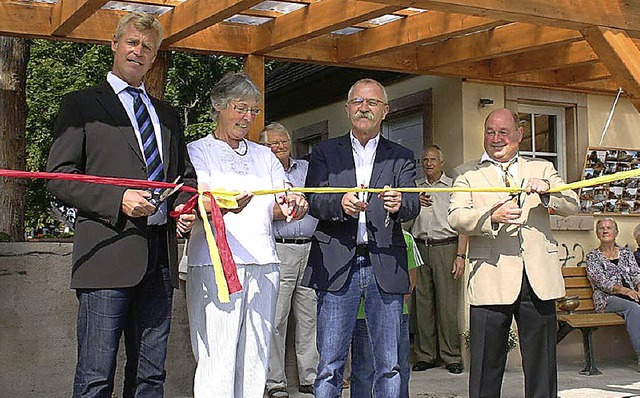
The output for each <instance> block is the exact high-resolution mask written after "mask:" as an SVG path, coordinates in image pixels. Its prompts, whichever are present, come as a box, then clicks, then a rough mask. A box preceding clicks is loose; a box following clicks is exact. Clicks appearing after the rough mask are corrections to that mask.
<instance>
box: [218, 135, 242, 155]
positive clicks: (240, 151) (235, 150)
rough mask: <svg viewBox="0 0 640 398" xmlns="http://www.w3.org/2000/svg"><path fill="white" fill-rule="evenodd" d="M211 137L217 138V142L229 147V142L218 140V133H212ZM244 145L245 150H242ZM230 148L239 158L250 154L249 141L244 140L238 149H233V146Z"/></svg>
mask: <svg viewBox="0 0 640 398" xmlns="http://www.w3.org/2000/svg"><path fill="white" fill-rule="evenodd" d="M211 135H212V136H213V138H215V139H216V140H219V141H222V142H225V143H226V144H227V145H229V143H228V142H226V141H224V140H221V139H220V138H218V136H217V135H216V133H215V132H214V133H211ZM243 144H244V149H243V148H242V145H243ZM229 148H231V150H232V151H233V152H235V153H236V154H237V155H238V156H244V155H246V154H247V152H249V144H247V141H246V140H245V139H244V138H243V139H242V141H240V143H239V144H238V148H233V147H232V146H231V145H229Z"/></svg>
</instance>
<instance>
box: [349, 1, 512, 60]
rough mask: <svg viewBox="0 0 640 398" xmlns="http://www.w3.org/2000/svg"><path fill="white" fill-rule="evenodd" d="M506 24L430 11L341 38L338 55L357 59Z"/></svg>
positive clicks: (487, 19)
mask: <svg viewBox="0 0 640 398" xmlns="http://www.w3.org/2000/svg"><path fill="white" fill-rule="evenodd" d="M504 24H505V22H501V21H496V20H493V19H489V18H482V17H474V16H467V15H460V14H447V13H443V12H439V11H428V12H423V13H420V14H416V15H413V16H410V17H406V18H403V19H399V20H397V21H393V22H389V23H388V24H385V25H382V26H378V27H375V28H372V29H368V30H365V31H362V32H358V33H354V34H351V35H347V36H345V37H341V38H339V39H338V57H339V58H340V59H341V60H356V59H359V58H363V57H368V56H372V55H378V54H380V53H382V52H386V51H389V50H397V49H400V48H403V47H406V46H412V45H413V46H415V45H420V44H423V43H426V42H427V41H438V40H446V39H450V38H452V37H454V36H457V35H464V34H467V33H469V32H472V31H476V30H482V29H489V28H495V27H496V26H499V25H504ZM365 43H366V44H365Z"/></svg>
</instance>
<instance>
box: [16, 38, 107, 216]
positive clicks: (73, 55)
mask: <svg viewBox="0 0 640 398" xmlns="http://www.w3.org/2000/svg"><path fill="white" fill-rule="evenodd" d="M111 59H112V55H111V50H110V49H109V47H107V46H100V45H92V44H78V43H65V42H56V41H48V40H34V41H33V43H32V45H31V59H30V61H29V65H28V69H27V106H28V108H29V113H28V116H27V131H26V138H27V169H28V170H31V171H43V170H45V167H46V164H47V156H48V154H49V148H50V147H51V141H52V138H53V128H54V125H55V121H56V116H57V115H58V110H59V109H60V104H61V102H62V97H63V96H64V95H65V94H67V93H69V92H71V91H75V90H78V89H81V88H85V87H89V86H92V85H95V84H98V83H99V82H101V81H102V80H103V79H104V76H105V75H106V73H107V72H108V71H109V70H110V68H111ZM50 200H51V196H50V195H49V193H48V192H47V190H46V189H45V182H44V181H43V180H29V182H28V187H27V193H26V198H25V202H26V206H25V209H26V210H25V213H26V214H25V221H26V225H27V227H31V228H35V227H37V226H39V225H41V224H43V222H44V221H45V220H46V219H47V218H48V209H49V202H50Z"/></svg>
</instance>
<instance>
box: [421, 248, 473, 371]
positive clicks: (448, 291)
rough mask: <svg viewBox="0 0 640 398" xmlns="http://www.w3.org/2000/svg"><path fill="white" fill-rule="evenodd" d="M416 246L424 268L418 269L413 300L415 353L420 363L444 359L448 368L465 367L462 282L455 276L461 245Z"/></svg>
mask: <svg viewBox="0 0 640 398" xmlns="http://www.w3.org/2000/svg"><path fill="white" fill-rule="evenodd" d="M416 243H417V245H418V250H419V251H420V255H421V256H422V259H423V260H424V265H423V266H422V267H418V268H417V273H418V277H417V280H416V287H415V290H414V293H413V295H412V298H411V299H412V301H413V303H412V316H413V317H414V321H415V330H414V339H415V340H414V344H413V352H414V354H415V357H416V360H417V361H425V362H431V363H434V362H436V360H437V359H438V358H441V359H442V361H443V362H444V363H445V364H447V365H448V364H451V363H460V364H461V363H462V354H461V351H460V331H459V328H458V304H459V301H460V283H461V282H460V281H461V279H453V274H452V273H451V268H452V267H453V262H454V260H455V258H456V253H457V248H458V244H457V243H451V244H448V245H442V246H431V247H428V246H426V245H424V244H423V243H421V242H416Z"/></svg>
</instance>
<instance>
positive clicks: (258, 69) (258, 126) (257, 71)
mask: <svg viewBox="0 0 640 398" xmlns="http://www.w3.org/2000/svg"><path fill="white" fill-rule="evenodd" d="M243 69H244V71H245V72H246V73H247V74H248V75H249V77H251V80H253V82H254V83H255V84H257V85H258V87H260V92H261V93H262V98H261V99H260V103H261V106H260V107H261V108H262V112H261V113H260V114H259V115H258V116H257V117H256V119H255V120H254V121H253V124H252V125H251V130H249V137H248V138H249V139H250V140H251V141H254V142H258V140H259V139H260V131H262V129H263V128H264V110H265V103H264V57H263V56H260V55H251V54H249V55H247V58H246V59H245V60H244V68H243Z"/></svg>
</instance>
